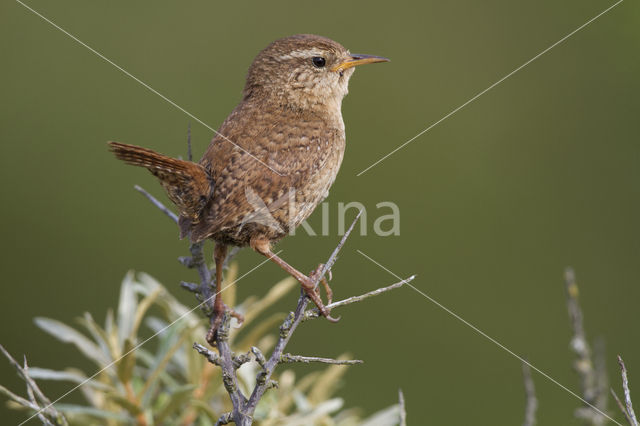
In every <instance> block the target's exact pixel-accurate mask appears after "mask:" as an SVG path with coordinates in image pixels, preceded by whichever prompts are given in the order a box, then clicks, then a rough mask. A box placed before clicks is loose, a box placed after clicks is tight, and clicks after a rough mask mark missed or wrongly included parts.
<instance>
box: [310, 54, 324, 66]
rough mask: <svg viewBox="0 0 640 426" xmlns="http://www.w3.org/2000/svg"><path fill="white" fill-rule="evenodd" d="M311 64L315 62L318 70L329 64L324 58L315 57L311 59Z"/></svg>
mask: <svg viewBox="0 0 640 426" xmlns="http://www.w3.org/2000/svg"><path fill="white" fill-rule="evenodd" d="M311 62H313V65H315V66H316V67H317V68H322V67H324V65H325V64H326V63H327V61H326V60H325V59H324V58H323V57H322V56H314V57H313V58H311Z"/></svg>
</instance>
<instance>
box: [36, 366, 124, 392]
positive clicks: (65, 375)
mask: <svg viewBox="0 0 640 426" xmlns="http://www.w3.org/2000/svg"><path fill="white" fill-rule="evenodd" d="M29 377H31V378H32V379H41V380H54V381H64V382H72V383H82V384H83V385H89V386H92V387H94V388H96V389H100V390H102V391H110V390H113V388H112V387H111V386H109V385H106V384H104V383H102V382H99V381H97V380H87V376H85V375H84V374H80V373H78V372H72V371H57V370H49V369H47V368H39V367H29Z"/></svg>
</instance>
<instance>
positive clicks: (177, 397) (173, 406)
mask: <svg viewBox="0 0 640 426" xmlns="http://www.w3.org/2000/svg"><path fill="white" fill-rule="evenodd" d="M195 388H197V386H196V385H185V386H180V387H179V388H176V389H173V390H171V392H170V394H169V402H168V404H167V405H165V407H164V408H162V409H161V410H160V412H159V413H158V415H157V416H156V419H155V423H156V424H163V422H164V420H165V419H166V418H167V417H168V416H170V415H172V414H174V413H175V412H177V411H178V410H179V409H180V410H181V407H182V405H183V404H184V403H185V402H186V401H187V399H189V398H190V397H191V395H192V394H193V390H194V389H195ZM176 414H177V413H176Z"/></svg>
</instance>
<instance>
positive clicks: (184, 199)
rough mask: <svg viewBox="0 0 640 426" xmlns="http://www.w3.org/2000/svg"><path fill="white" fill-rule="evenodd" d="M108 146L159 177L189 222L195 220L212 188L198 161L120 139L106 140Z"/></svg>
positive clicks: (118, 156) (123, 159) (128, 162)
mask: <svg viewBox="0 0 640 426" xmlns="http://www.w3.org/2000/svg"><path fill="white" fill-rule="evenodd" d="M109 149H110V150H111V152H113V153H114V154H115V156H116V158H118V159H119V160H122V161H124V162H125V163H127V164H130V165H132V166H139V167H144V168H146V169H147V170H149V171H150V172H151V173H152V174H153V175H154V176H156V177H157V178H158V179H159V180H160V183H161V184H162V186H163V187H164V189H165V190H166V191H167V195H168V196H169V198H170V199H171V201H173V203H174V204H176V206H177V207H178V209H179V210H180V214H181V216H185V218H188V219H189V221H190V222H196V221H197V220H198V218H199V216H200V214H201V212H202V209H203V208H204V207H205V204H206V202H207V201H208V200H209V199H210V198H211V194H212V192H213V184H212V182H211V179H210V176H209V175H208V173H207V172H206V171H205V169H204V168H203V167H202V166H201V165H200V164H197V163H193V162H191V161H185V160H179V159H177V158H171V157H168V156H166V155H162V154H159V153H157V152H155V151H153V150H151V149H148V148H142V147H139V146H136V145H129V144H124V143H120V142H109Z"/></svg>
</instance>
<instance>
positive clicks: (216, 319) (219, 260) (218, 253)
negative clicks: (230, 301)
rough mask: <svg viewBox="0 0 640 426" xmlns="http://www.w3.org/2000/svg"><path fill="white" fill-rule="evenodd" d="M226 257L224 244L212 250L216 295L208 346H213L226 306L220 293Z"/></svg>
mask: <svg viewBox="0 0 640 426" xmlns="http://www.w3.org/2000/svg"><path fill="white" fill-rule="evenodd" d="M226 257H227V246H226V245H224V244H220V243H216V247H215V249H214V250H213V260H214V261H215V262H216V294H215V298H214V301H213V313H212V318H213V322H212V323H211V328H210V329H209V332H208V333H207V342H209V344H210V345H212V346H213V345H214V344H215V341H216V338H217V334H218V327H220V323H221V322H222V315H223V314H224V311H225V307H226V305H225V304H224V303H223V302H222V296H221V295H220V292H221V291H222V268H223V265H224V259H225V258H226Z"/></svg>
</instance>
